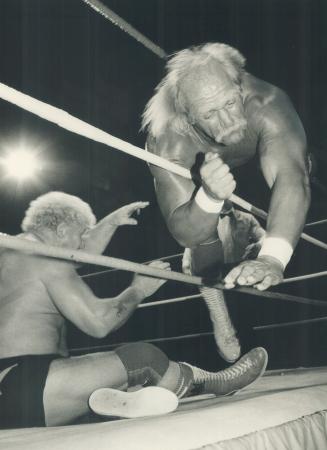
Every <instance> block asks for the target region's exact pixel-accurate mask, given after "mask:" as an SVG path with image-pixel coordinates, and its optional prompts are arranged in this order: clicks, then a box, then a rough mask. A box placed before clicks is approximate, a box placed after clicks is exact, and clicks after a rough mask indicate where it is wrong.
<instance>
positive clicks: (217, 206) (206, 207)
mask: <svg viewBox="0 0 327 450" xmlns="http://www.w3.org/2000/svg"><path fill="white" fill-rule="evenodd" d="M194 200H195V203H196V204H197V205H198V206H199V207H200V208H201V209H202V210H203V211H205V212H208V213H216V214H219V213H220V211H221V210H222V209H223V206H224V200H215V199H213V198H211V197H209V195H207V194H206V193H205V191H204V189H203V188H202V187H201V188H200V189H199V190H198V192H197V194H196V196H195V198H194Z"/></svg>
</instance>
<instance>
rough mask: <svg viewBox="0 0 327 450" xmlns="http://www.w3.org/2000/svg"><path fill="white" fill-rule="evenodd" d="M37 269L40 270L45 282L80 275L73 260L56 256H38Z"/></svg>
mask: <svg viewBox="0 0 327 450" xmlns="http://www.w3.org/2000/svg"><path fill="white" fill-rule="evenodd" d="M35 269H37V270H39V274H40V278H41V279H42V280H43V281H45V282H46V281H50V280H51V281H54V280H58V281H63V280H64V279H67V278H71V277H75V276H78V275H77V272H76V267H75V265H74V263H73V262H70V261H62V260H58V259H55V258H46V257H38V258H37V260H36V261H35Z"/></svg>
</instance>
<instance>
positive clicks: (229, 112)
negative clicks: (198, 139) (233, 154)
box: [184, 66, 247, 145]
mask: <svg viewBox="0 0 327 450" xmlns="http://www.w3.org/2000/svg"><path fill="white" fill-rule="evenodd" d="M184 96H185V98H186V105H187V108H188V113H189V120H190V122H191V123H192V124H193V125H194V126H195V127H197V128H200V130H202V131H203V132H204V133H205V134H206V135H207V136H209V137H210V138H211V139H213V140H214V141H216V142H217V143H218V144H224V145H232V144H236V143H238V142H240V141H241V140H242V138H243V136H244V132H245V129H246V126H247V122H246V119H245V115H244V108H243V100H242V95H241V90H240V87H239V86H238V85H237V84H235V83H234V82H232V80H231V79H230V78H229V77H228V76H227V75H226V73H225V72H223V71H221V69H220V71H219V69H218V68H217V66H216V68H215V67H213V68H212V70H209V71H208V72H205V71H203V70H202V71H200V73H198V74H197V76H196V77H193V80H191V83H189V86H186V89H185V93H184Z"/></svg>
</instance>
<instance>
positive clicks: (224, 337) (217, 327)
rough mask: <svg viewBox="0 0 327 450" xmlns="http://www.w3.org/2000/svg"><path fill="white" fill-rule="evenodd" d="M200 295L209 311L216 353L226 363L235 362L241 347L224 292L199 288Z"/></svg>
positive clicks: (239, 354)
mask: <svg viewBox="0 0 327 450" xmlns="http://www.w3.org/2000/svg"><path fill="white" fill-rule="evenodd" d="M200 293H201V295H202V296H203V299H204V301H205V302H206V305H207V307H208V310H209V314H210V318H211V321H212V326H213V332H214V336H215V341H216V344H217V348H218V353H219V354H220V356H221V357H222V358H223V359H224V360H225V361H227V362H234V361H236V360H237V359H238V358H239V357H240V356H241V346H240V343H239V340H238V338H237V336H236V331H235V328H234V326H233V324H232V321H231V319H230V316H229V312H228V309H227V305H226V302H225V297H224V292H223V291H220V290H218V289H214V288H208V287H201V288H200Z"/></svg>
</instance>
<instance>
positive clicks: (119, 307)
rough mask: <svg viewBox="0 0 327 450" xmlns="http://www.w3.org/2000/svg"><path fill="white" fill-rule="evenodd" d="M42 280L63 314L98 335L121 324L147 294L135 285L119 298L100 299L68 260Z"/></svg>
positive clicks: (104, 334) (90, 333)
mask: <svg viewBox="0 0 327 450" xmlns="http://www.w3.org/2000/svg"><path fill="white" fill-rule="evenodd" d="M43 282H44V284H45V286H46V288H47V291H48V293H49V296H50V298H51V299H52V301H53V303H54V304H55V305H56V307H57V308H58V310H59V311H60V313H61V314H62V315H63V316H64V317H65V318H66V319H68V320H69V321H71V322H72V323H73V324H74V325H76V326H77V327H78V328H79V329H80V330H82V331H83V332H85V333H86V334H89V335H91V336H94V337H97V338H101V337H104V336H106V335H107V334H108V333H110V332H111V331H114V330H115V329H117V328H119V327H120V326H122V325H123V324H124V323H125V322H126V320H127V319H128V318H129V317H130V315H131V314H132V313H133V311H134V310H135V308H136V307H137V305H138V304H139V303H140V302H141V301H142V300H143V299H144V297H145V296H144V294H143V293H142V291H141V290H140V289H138V288H137V287H136V286H133V285H132V286H131V287H129V288H128V289H126V290H125V291H123V292H122V293H121V294H120V295H118V296H117V297H113V298H104V299H100V298H98V297H96V296H95V295H94V294H93V292H92V291H91V289H90V288H89V287H88V286H87V285H86V284H85V283H84V282H83V281H82V280H81V279H80V278H79V276H78V275H77V274H76V272H75V270H74V268H72V267H71V266H70V265H67V264H66V263H61V264H58V265H57V267H56V268H55V269H52V270H51V271H48V273H47V275H46V276H45V277H44V279H43Z"/></svg>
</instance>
